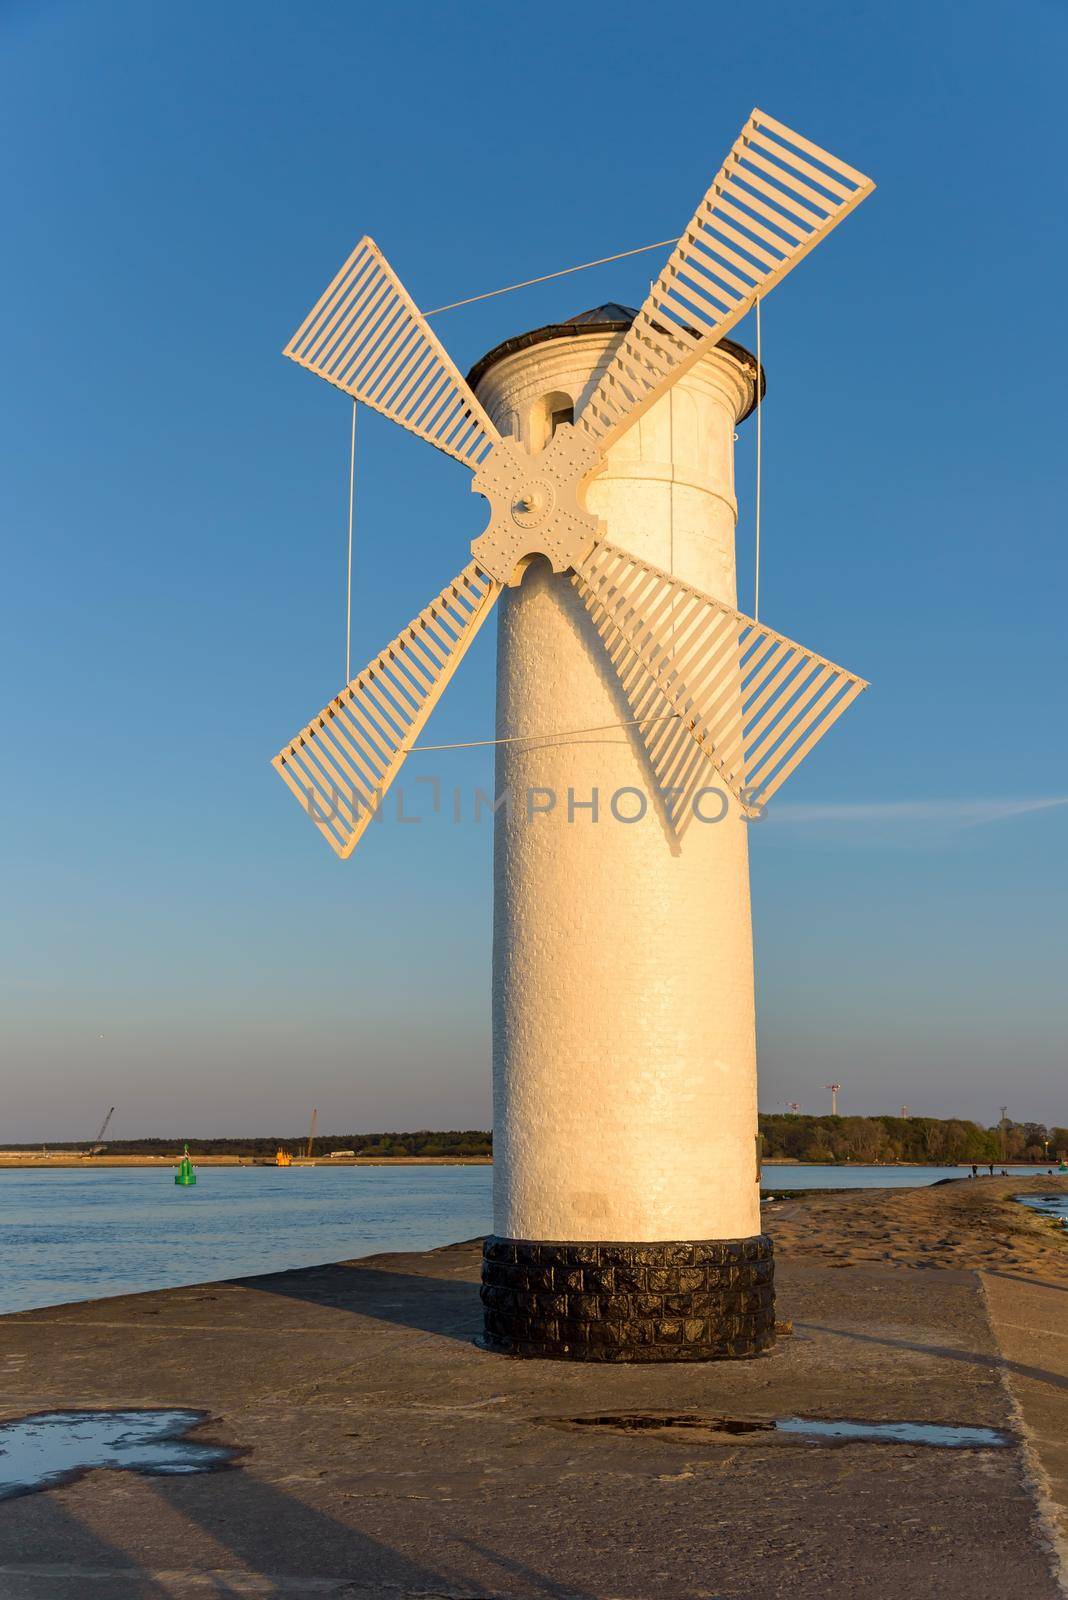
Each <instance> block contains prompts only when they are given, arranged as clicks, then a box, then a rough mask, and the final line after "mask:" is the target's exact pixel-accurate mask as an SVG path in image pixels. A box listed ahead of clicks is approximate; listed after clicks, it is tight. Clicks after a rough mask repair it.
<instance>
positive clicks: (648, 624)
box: [572, 541, 867, 807]
mask: <svg viewBox="0 0 1068 1600" xmlns="http://www.w3.org/2000/svg"><path fill="white" fill-rule="evenodd" d="M572 582H573V583H574V584H575V586H576V587H577V589H578V591H579V593H580V594H581V596H582V599H583V602H584V604H585V606H586V608H587V610H588V611H589V613H590V616H591V618H592V619H593V622H594V625H595V627H596V628H597V631H598V633H599V634H600V636H601V638H602V640H603V641H604V643H605V646H606V648H607V649H608V652H609V655H610V657H611V659H612V661H613V663H614V664H615V665H616V669H617V671H620V669H621V668H622V669H623V670H622V671H620V676H621V681H623V682H624V686H625V688H626V690H627V693H628V696H629V697H630V698H631V699H632V700H633V692H634V691H633V689H632V688H631V684H632V683H633V681H634V677H635V667H634V664H635V663H636V662H637V663H640V665H641V668H642V669H643V671H644V672H645V673H646V675H647V677H648V679H649V681H651V682H652V683H654V684H655V685H656V688H657V690H658V692H659V693H660V694H661V696H662V697H663V699H664V701H665V703H666V704H667V706H668V708H669V710H670V711H672V712H673V713H674V714H675V715H676V716H677V717H678V719H679V722H680V725H682V726H683V727H684V728H685V729H686V730H687V734H688V736H689V737H690V738H691V739H692V740H693V741H695V742H696V744H697V745H698V746H699V747H700V749H701V752H702V754H703V756H704V757H705V758H706V760H707V761H708V762H710V763H711V764H712V765H713V767H715V769H716V770H717V771H718V772H719V774H720V776H721V777H722V778H723V780H724V782H725V783H726V784H727V786H728V787H729V788H730V790H731V791H732V793H733V794H734V795H735V797H736V799H738V800H739V801H741V803H742V804H743V805H744V806H746V807H751V806H752V804H753V803H754V802H755V801H759V802H761V803H763V802H764V801H766V800H767V799H768V798H769V796H770V795H772V794H774V793H775V792H776V790H777V789H779V788H780V787H781V785H782V784H783V783H784V782H785V781H786V778H787V777H788V776H789V775H790V773H791V772H793V771H794V769H795V767H796V766H797V765H798V764H799V762H800V761H802V760H803V759H804V757H805V756H806V755H807V754H808V752H809V751H810V750H811V749H812V748H813V747H814V745H815V744H816V743H817V742H818V740H819V739H821V738H822V737H823V735H824V734H825V733H826V732H827V730H828V729H829V728H830V727H831V725H832V724H833V723H834V722H835V721H836V720H837V719H838V717H839V716H841V714H842V712H843V711H844V710H845V709H846V707H847V706H848V705H850V704H852V702H853V700H855V699H856V697H857V695H858V694H859V693H860V692H861V690H862V689H865V688H867V684H866V682H865V681H864V679H863V678H858V677H857V676H856V675H855V674H854V673H851V672H847V671H846V670H845V669H844V668H843V667H839V666H836V665H835V663H834V662H832V661H828V660H827V659H826V658H825V657H823V656H819V655H816V653H815V652H814V651H811V650H807V649H806V648H805V647H804V646H803V645H800V644H797V643H795V641H794V640H792V639H787V638H785V637H784V635H782V634H780V633H776V632H775V631H774V629H772V628H767V627H765V626H764V625H763V624H762V623H759V622H756V621H754V619H753V618H752V617H747V616H746V615H745V613H744V612H741V611H736V610H735V609H734V607H733V606H728V605H726V604H724V603H723V602H722V601H720V600H713V599H712V598H711V596H709V595H706V594H702V593H701V591H700V590H699V589H694V588H693V587H692V585H690V584H685V583H681V582H680V581H679V579H677V578H675V577H673V576H672V575H671V574H670V573H667V572H664V571H663V570H662V569H661V568H659V567H654V566H652V565H651V564H650V563H649V562H645V561H639V560H638V558H637V557H635V556H631V555H627V554H626V553H625V552H623V551H621V550H619V549H618V548H616V547H615V546H613V545H610V544H608V543H607V542H603V541H602V543H600V544H598V545H596V546H595V547H594V549H593V550H592V551H591V552H590V554H589V555H588V556H586V557H585V558H584V559H583V560H582V561H581V562H580V563H579V564H578V566H577V568H576V570H575V572H574V575H573V578H572ZM636 596H637V597H638V601H639V603H638V604H637V605H636V604H635V597H636ZM665 597H667V598H668V599H669V600H672V599H674V600H677V603H678V605H679V606H680V608H681V607H683V606H686V607H690V606H692V605H693V604H694V603H695V602H696V603H697V605H698V607H699V610H700V628H699V630H698V629H695V630H694V633H693V635H692V637H691V643H690V648H689V650H688V651H687V653H686V654H685V655H684V656H683V657H682V658H681V659H680V658H679V657H678V656H677V655H673V654H672V650H671V637H670V612H669V611H666V610H665V605H664V601H665ZM650 618H653V619H655V621H650ZM706 643H707V646H708V648H707V649H705V648H704V646H705V644H706ZM806 735H807V737H806ZM650 744H651V745H652V749H653V751H654V752H655V751H656V750H657V749H658V745H657V743H656V741H650ZM656 764H657V763H656V760H655V759H654V766H655V765H656Z"/></svg>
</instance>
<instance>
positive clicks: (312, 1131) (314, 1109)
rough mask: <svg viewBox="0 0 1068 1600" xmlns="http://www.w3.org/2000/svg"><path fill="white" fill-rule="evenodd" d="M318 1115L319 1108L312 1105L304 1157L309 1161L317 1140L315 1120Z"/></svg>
mask: <svg viewBox="0 0 1068 1600" xmlns="http://www.w3.org/2000/svg"><path fill="white" fill-rule="evenodd" d="M318 1115H319V1112H318V1108H317V1107H316V1106H312V1119H311V1127H310V1128H309V1129H308V1143H307V1144H306V1146H305V1148H304V1159H305V1161H308V1160H310V1159H311V1153H312V1144H313V1143H314V1141H315V1121H316V1118H317V1117H318Z"/></svg>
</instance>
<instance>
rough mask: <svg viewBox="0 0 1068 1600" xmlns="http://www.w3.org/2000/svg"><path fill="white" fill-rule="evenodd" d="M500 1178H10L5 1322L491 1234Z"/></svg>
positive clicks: (209, 1174)
mask: <svg viewBox="0 0 1068 1600" xmlns="http://www.w3.org/2000/svg"><path fill="white" fill-rule="evenodd" d="M492 1173H493V1169H492V1167H362V1168H361V1167H340V1168H330V1167H200V1168H198V1171H197V1182H196V1186H195V1188H190V1189H180V1188H178V1187H176V1185H175V1183H174V1174H173V1172H172V1171H171V1169H170V1167H161V1168H160V1167H157V1168H149V1167H110V1168H109V1167H98V1168H96V1169H95V1170H94V1171H90V1172H82V1171H61V1172H32V1171H31V1172H25V1171H17V1172H0V1261H2V1262H3V1272H2V1274H0V1311H22V1310H26V1309H28V1308H29V1307H31V1306H50V1305H62V1304H64V1303H65V1302H66V1301H68V1300H95V1299H98V1298H99V1297H100V1296H102V1295H112V1294H130V1293H132V1292H135V1291H138V1290H141V1289H166V1288H174V1287H177V1286H178V1285H180V1284H186V1283H203V1282H204V1281H205V1280H208V1279H213V1278H228V1277H240V1276H244V1275H245V1274H247V1273H252V1272H276V1271H278V1270H279V1269H280V1268H284V1267H309V1266H314V1265H315V1264H316V1263H317V1262H322V1261H345V1260H348V1259H349V1258H350V1257H352V1256H366V1255H374V1254H375V1253H376V1252H378V1251H381V1250H426V1249H430V1248H431V1247H432V1246H434V1245H439V1244H452V1243H453V1242H454V1241H455V1240H457V1239H473V1238H474V1237H475V1236H476V1235H477V1234H480V1233H486V1232H488V1231H489V1226H490V1212H491V1206H490V1185H491V1181H492Z"/></svg>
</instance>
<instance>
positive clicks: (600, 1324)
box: [479, 1233, 775, 1361]
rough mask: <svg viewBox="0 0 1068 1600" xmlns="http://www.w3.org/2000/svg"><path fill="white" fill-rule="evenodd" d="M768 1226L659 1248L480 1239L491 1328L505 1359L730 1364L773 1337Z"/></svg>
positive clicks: (491, 1340) (490, 1345) (489, 1346)
mask: <svg viewBox="0 0 1068 1600" xmlns="http://www.w3.org/2000/svg"><path fill="white" fill-rule="evenodd" d="M774 1270H775V1263H774V1261H773V1259H772V1246H771V1240H770V1239H769V1238H768V1236H767V1234H764V1233H760V1234H756V1235H755V1236H754V1237H753V1238H751V1239H697V1240H691V1241H684V1242H681V1243H665V1244H661V1243H656V1244H541V1243H535V1242H533V1241H531V1240H528V1239H500V1238H497V1237H496V1236H495V1235H493V1234H491V1235H490V1236H489V1238H487V1239H486V1241H485V1243H484V1245H483V1247H482V1304H483V1306H484V1307H485V1336H484V1338H483V1339H482V1340H480V1341H479V1342H480V1343H481V1344H482V1346H483V1348H484V1349H486V1350H494V1351H497V1352H498V1353H500V1354H501V1355H510V1356H539V1357H542V1358H550V1359H555V1360H564V1361H725V1360H737V1359H739V1358H741V1357H745V1356H757V1355H761V1354H763V1353H764V1352H765V1351H767V1350H770V1349H771V1347H772V1345H773V1344H774V1342H775V1286H774Z"/></svg>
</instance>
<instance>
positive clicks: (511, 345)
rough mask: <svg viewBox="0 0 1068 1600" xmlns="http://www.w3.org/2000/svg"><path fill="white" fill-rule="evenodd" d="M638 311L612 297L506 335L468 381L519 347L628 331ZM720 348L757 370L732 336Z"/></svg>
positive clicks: (475, 380) (762, 383) (762, 381)
mask: <svg viewBox="0 0 1068 1600" xmlns="http://www.w3.org/2000/svg"><path fill="white" fill-rule="evenodd" d="M637 315H638V312H637V308H636V307H634V306H624V305H620V303H619V301H618V300H609V301H607V302H606V303H605V304H604V305H603V306H592V307H591V308H590V310H589V311H580V312H579V313H578V315H577V316H574V317H569V318H568V319H567V321H566V322H549V323H546V325H545V327H544V328H532V329H531V330H530V332H529V333H517V334H515V335H514V336H513V337H512V338H511V339H505V340H504V342H503V343H502V344H497V345H494V347H493V349H492V350H487V351H486V354H485V355H484V356H482V357H481V358H480V360H478V361H476V362H475V364H474V366H473V367H472V368H471V371H470V372H469V373H468V374H467V381H468V383H469V384H470V385H471V387H472V389H476V388H477V387H478V384H479V383H480V381H481V380H482V379H483V378H484V377H485V375H486V373H487V372H488V371H489V370H490V368H491V367H495V366H496V365H497V362H498V361H503V360H504V358H505V356H511V355H515V354H516V352H517V351H519V350H529V349H530V347H531V345H535V344H546V343H548V341H549V340H550V339H568V338H571V337H573V336H574V335H575V334H577V333H578V334H581V333H625V332H626V330H627V329H628V328H629V327H630V325H631V323H632V322H633V321H634V319H635V317H636V316H637ZM719 348H720V349H721V350H724V351H726V352H727V354H728V355H732V356H733V357H734V358H735V360H736V361H739V362H740V363H741V364H742V366H743V367H746V368H748V370H749V372H750V374H751V375H752V374H755V372H756V370H757V364H756V357H755V356H754V355H753V353H752V351H751V350H747V349H746V348H745V346H744V345H740V344H735V342H734V340H733V339H721V340H720V341H719ZM766 388H767V380H766V379H765V377H764V373H763V372H761V374H760V393H761V396H762V397H763V395H764V392H765V390H766ZM755 405H756V398H755V395H754V398H753V401H752V404H751V405H750V406H749V409H748V410H747V411H745V412H743V414H742V416H740V417H739V419H738V420H739V422H744V421H745V418H746V417H748V416H749V414H750V412H751V411H752V410H753V407H754V406H755Z"/></svg>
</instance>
